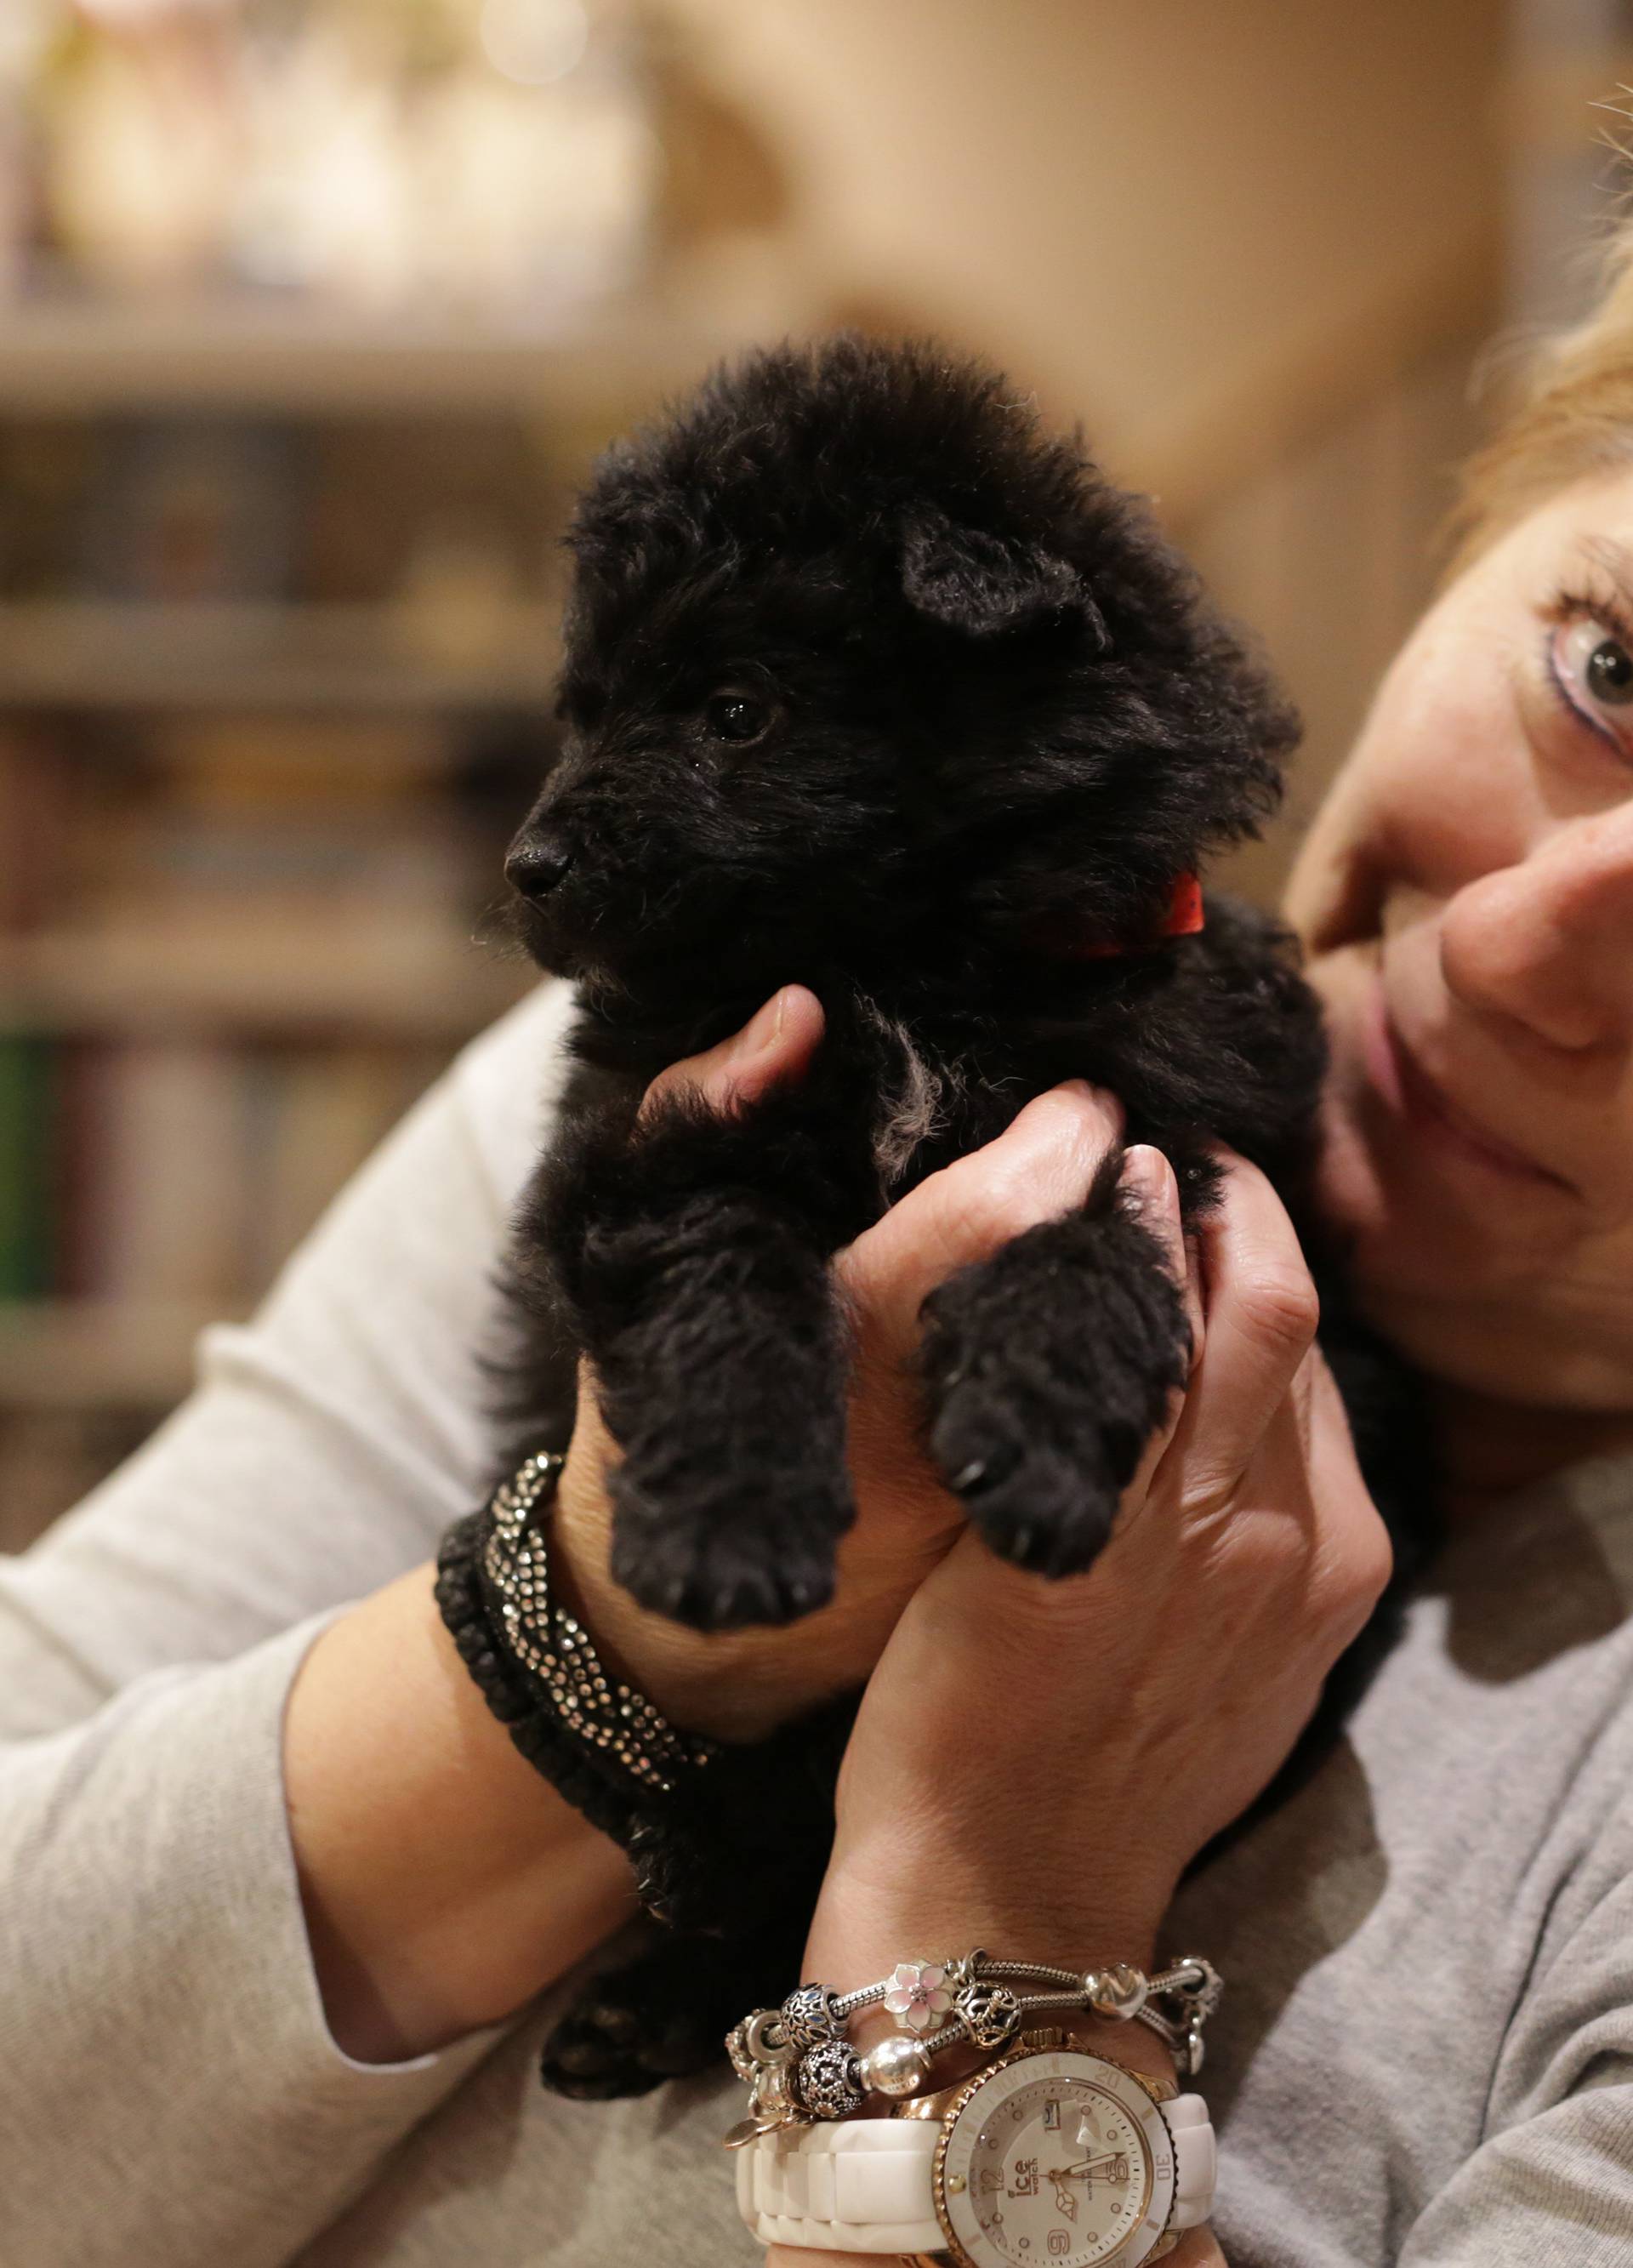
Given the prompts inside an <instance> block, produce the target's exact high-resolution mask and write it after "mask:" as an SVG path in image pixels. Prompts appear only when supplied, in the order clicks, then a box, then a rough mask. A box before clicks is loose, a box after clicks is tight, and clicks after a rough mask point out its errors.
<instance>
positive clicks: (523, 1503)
mask: <svg viewBox="0 0 1633 2268" xmlns="http://www.w3.org/2000/svg"><path fill="white" fill-rule="evenodd" d="M562 1465H563V1459H562V1458H560V1457H558V1456H555V1455H541V1456H535V1457H530V1458H529V1459H528V1460H527V1462H526V1464H525V1465H523V1467H522V1468H521V1469H520V1471H519V1472H518V1473H517V1474H516V1475H514V1476H513V1477H512V1478H511V1479H509V1480H507V1481H504V1482H503V1483H502V1484H500V1486H499V1487H498V1488H497V1489H496V1490H495V1491H494V1493H493V1495H492V1496H491V1497H490V1498H489V1501H488V1503H487V1504H486V1505H485V1506H483V1507H482V1510H481V1511H479V1512H474V1513H467V1514H466V1515H465V1517H464V1518H463V1519H460V1520H457V1521H454V1523H453V1525H452V1527H451V1528H449V1529H448V1531H447V1533H446V1535H445V1536H444V1538H443V1541H442V1544H441V1548H440V1549H439V1550H438V1555H437V1584H436V1596H437V1603H438V1608H439V1609H440V1610H441V1614H442V1618H443V1621H444V1623H445V1624H446V1626H447V1628H448V1631H449V1632H450V1634H451V1636H452V1638H453V1642H454V1644H455V1645H456V1646H458V1648H459V1650H460V1656H461V1658H462V1659H463V1661H464V1662H465V1665H466V1667H467V1669H468V1670H469V1671H470V1673H471V1675H472V1676H473V1677H474V1679H475V1681H476V1683H477V1684H478V1685H479V1686H480V1687H481V1688H482V1694H483V1697H484V1698H485V1699H486V1701H487V1703H488V1705H489V1708H490V1709H491V1710H492V1711H493V1712H494V1714H495V1716H496V1717H497V1718H498V1719H500V1721H501V1722H502V1723H503V1724H504V1727H505V1729H506V1730H507V1731H508V1732H509V1734H510V1736H511V1740H512V1741H513V1742H515V1744H516V1746H517V1747H518V1748H519V1749H520V1750H521V1753H522V1754H523V1756H526V1758H527V1761H528V1762H529V1764H532V1765H533V1767H534V1769H535V1770H536V1771H539V1772H540V1773H541V1774H542V1776H543V1777H544V1778H546V1779H548V1780H549V1781H550V1782H551V1783H552V1785H553V1786H555V1787H556V1788H557V1789H559V1791H560V1792H561V1793H562V1794H563V1795H564V1796H565V1797H566V1798H567V1800H568V1801H569V1802H570V1803H571V1804H573V1805H574V1806H575V1807H576V1808H577V1809H578V1810H579V1811H582V1812H583V1813H584V1814H585V1817H586V1818H588V1819H589V1820H590V1821H591V1823H592V1825H594V1826H596V1827H599V1828H600V1829H601V1830H602V1831H603V1833H605V1834H607V1835H610V1836H612V1837H613V1838H614V1840H615V1841H617V1842H619V1843H621V1844H623V1845H626V1846H633V1845H634V1844H635V1843H636V1841H637V1840H638V1839H639V1838H640V1837H641V1836H642V1834H643V1832H644V1830H648V1829H649V1828H650V1826H651V1823H652V1822H654V1821H656V1820H659V1819H661V1818H663V1817H664V1816H665V1815H666V1812H667V1811H668V1810H669V1809H670V1808H671V1806H670V1804H669V1802H668V1799H671V1798H673V1795H674V1793H675V1792H676V1789H677V1787H678V1786H680V1785H681V1784H682V1783H683V1782H685V1781H686V1780H687V1779H688V1778H689V1777H690V1776H691V1775H693V1774H694V1773H695V1772H696V1771H700V1770H701V1769H702V1767H703V1766H705V1765H706V1764H709V1763H710V1762H711V1761H712V1760H713V1757H714V1755H715V1753H716V1751H715V1747H714V1743H713V1742H707V1741H702V1740H696V1739H694V1738H692V1737H691V1736H690V1735H688V1734H681V1733H678V1732H676V1731H675V1730H674V1728H673V1727H672V1726H671V1725H669V1724H668V1722H667V1721H666V1719H665V1718H664V1717H663V1716H662V1715H661V1714H660V1713H659V1712H658V1710H657V1709H656V1708H654V1706H653V1705H652V1704H651V1702H650V1701H648V1700H647V1699H646V1698H645V1697H644V1696H643V1695H641V1694H639V1693H636V1691H635V1690H633V1689H632V1688H631V1687H630V1686H629V1685H628V1684H626V1683H623V1682H622V1680H620V1679H617V1678H614V1677H612V1676H610V1675H608V1673H607V1671H606V1670H605V1669H604V1668H603V1667H602V1665H601V1662H600V1659H599V1657H598V1656H597V1654H596V1651H595V1648H594V1646H593V1645H592V1643H591V1641H590V1638H589V1637H588V1634H587V1633H586V1632H585V1630H584V1629H583V1627H582V1625H581V1624H579V1623H578V1622H577V1619H576V1617H574V1616H572V1615H570V1614H569V1613H568V1612H567V1611H566V1610H565V1609H564V1608H563V1607H562V1606H561V1604H560V1603H559V1602H557V1601H555V1599H553V1598H552V1596H551V1594H550V1583H549V1565H548V1551H547V1548H546V1543H545V1537H544V1535H543V1532H542V1528H541V1525H540V1515H541V1513H542V1511H543V1510H544V1508H545V1507H546V1506H548V1502H549V1500H550V1499H551V1498H552V1497H553V1496H554V1493H555V1484H556V1479H557V1476H559V1474H560V1472H561V1469H562Z"/></svg>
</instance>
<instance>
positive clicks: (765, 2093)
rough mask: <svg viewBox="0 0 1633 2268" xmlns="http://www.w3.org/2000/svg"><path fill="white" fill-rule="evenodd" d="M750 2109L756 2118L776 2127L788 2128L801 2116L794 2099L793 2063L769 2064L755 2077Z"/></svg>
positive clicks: (762, 2067)
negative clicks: (787, 2126)
mask: <svg viewBox="0 0 1633 2268" xmlns="http://www.w3.org/2000/svg"><path fill="white" fill-rule="evenodd" d="M749 2108H750V2110H752V2111H753V2112H754V2117H756V2118H758V2119H760V2120H761V2121H762V2122H765V2123H769V2124H775V2125H779V2126H786V2125H788V2124H791V2122H792V2121H793V2120H794V2119H796V2118H797V2117H798V2116H799V2105H798V2102H796V2101H795V2099H794V2066H793V2065H792V2064H791V2063H769V2064H766V2065H764V2066H761V2069H760V2070H759V2071H758V2072H757V2073H755V2075H754V2094H753V2096H752V2098H751V2099H750V2102H749Z"/></svg>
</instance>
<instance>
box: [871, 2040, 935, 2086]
mask: <svg viewBox="0 0 1633 2268" xmlns="http://www.w3.org/2000/svg"><path fill="white" fill-rule="evenodd" d="M929 2076H930V2049H929V2047H928V2045H927V2044H926V2043H925V2042H924V2041H923V2040H918V2039H915V2038H914V2036H913V2035H912V2033H911V2032H892V2033H891V2034H890V2035H889V2036H888V2037H887V2038H886V2039H882V2040H880V2041H879V2042H878V2043H877V2044H876V2045H875V2046H873V2047H871V2048H870V2049H869V2050H868V2051H867V2053H866V2054H865V2055H864V2057H863V2058H862V2060H861V2062H860V2063H859V2064H858V2065H857V2081H858V2083H859V2084H860V2085H861V2087H862V2088H864V2091H865V2092H866V2093H867V2094H869V2095H890V2096H892V2097H894V2099H896V2100H897V2101H901V2100H905V2098H906V2097H907V2096H908V2095H916V2094H917V2093H918V2091H919V2089H920V2088H921V2087H923V2084H924V2081H925V2080H926V2079H928V2077H929Z"/></svg>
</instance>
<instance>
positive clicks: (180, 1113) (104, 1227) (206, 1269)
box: [70, 1041, 246, 1301]
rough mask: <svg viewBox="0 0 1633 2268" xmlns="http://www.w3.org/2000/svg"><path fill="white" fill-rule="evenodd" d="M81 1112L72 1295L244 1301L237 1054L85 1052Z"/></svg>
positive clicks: (209, 1050)
mask: <svg viewBox="0 0 1633 2268" xmlns="http://www.w3.org/2000/svg"><path fill="white" fill-rule="evenodd" d="M73 1108H74V1112H75V1116H76V1119H77V1124H76V1127H75V1130H74V1134H73V1137H72V1144H73V1153H74V1159H75V1167H76V1179H77V1184H78V1186H77V1189H75V1192H74V1205H73V1217H74V1222H75V1227H74V1251H73V1256H72V1261H71V1263H70V1266H71V1278H70V1288H71V1289H72V1291H73V1292H75V1293H76V1294H77V1296H80V1297H85V1296H87V1295H89V1296H94V1297H97V1298H100V1299H108V1300H136V1299H142V1300H201V1301H209V1300H230V1299H232V1297H234V1296H235V1294H236V1293H237V1292H238V1290H239V1285H241V1283H242V1281H243V1275H244V1264H243V1260H244V1234H245V1226H246V1224H245V1215H244V1197H245V1182H244V1172H243V1160H244V1143H243V1136H242V1129H241V1123H240V1111H241V1096H240V1091H239V1080H238V1078H237V1075H236V1065H235V1064H234V1062H233V1059H232V1055H231V1054H230V1053H229V1052H228V1051H226V1050H224V1049H218V1048H213V1047H210V1046H209V1045H207V1044H202V1043H198V1044H189V1043H187V1042H151V1041H150V1042H140V1043H129V1044H114V1045H112V1046H108V1047H105V1048H100V1049H94V1050H87V1051H86V1052H85V1055H84V1057H82V1059H81V1063H80V1065H79V1076H78V1078H77V1079H76V1081H75V1083H74V1087H73Z"/></svg>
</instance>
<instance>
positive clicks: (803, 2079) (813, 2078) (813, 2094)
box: [794, 2040, 862, 2118]
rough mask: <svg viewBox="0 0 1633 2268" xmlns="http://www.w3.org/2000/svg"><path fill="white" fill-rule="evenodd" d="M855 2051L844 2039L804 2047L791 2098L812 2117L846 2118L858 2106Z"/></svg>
mask: <svg viewBox="0 0 1633 2268" xmlns="http://www.w3.org/2000/svg"><path fill="white" fill-rule="evenodd" d="M856 2080H857V2052H856V2050H855V2049H854V2048H853V2047H851V2046H850V2044H849V2043H847V2042H846V2041H844V2040H824V2041H823V2042H822V2043H821V2044H820V2047H814V2048H807V2049H806V2050H805V2053H804V2055H802V2056H801V2057H800V2058H799V2064H798V2070H797V2072H796V2073H795V2077H794V2100H795V2102H797V2103H798V2106H799V2108H800V2110H805V2111H808V2112H809V2114H810V2115H811V2117H813V2118H849V2117H850V2114H851V2112H852V2111H853V2110H860V2109H861V2108H862V2092H861V2089H860V2088H858V2087H857V2083H856Z"/></svg>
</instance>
